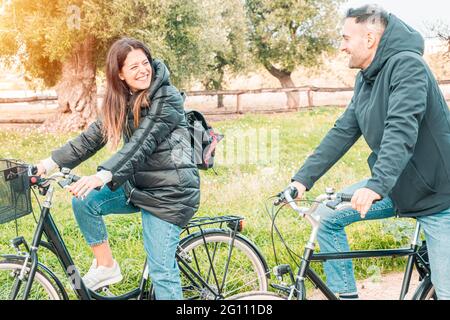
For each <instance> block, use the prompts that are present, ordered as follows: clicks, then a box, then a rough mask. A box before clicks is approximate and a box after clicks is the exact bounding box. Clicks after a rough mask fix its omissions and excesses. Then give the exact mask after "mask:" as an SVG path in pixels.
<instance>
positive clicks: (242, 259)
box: [179, 231, 268, 300]
mask: <svg viewBox="0 0 450 320" xmlns="http://www.w3.org/2000/svg"><path fill="white" fill-rule="evenodd" d="M232 244H233V245H232ZM180 247H181V249H180V251H179V254H180V256H181V258H182V260H183V261H179V265H180V269H181V270H182V272H181V283H182V287H183V295H184V298H185V299H202V300H209V299H227V298H228V297H230V296H232V295H236V294H238V293H241V292H247V291H267V286H268V283H267V276H266V268H265V264H264V262H263V261H262V258H261V257H260V255H259V254H258V253H257V252H256V251H255V250H254V249H253V248H252V246H251V245H250V244H248V242H247V241H246V240H245V239H244V238H242V237H241V236H239V235H236V237H235V238H234V242H233V237H232V235H230V233H229V232H226V231H223V232H221V231H217V232H213V233H206V234H203V235H199V236H197V237H194V238H192V239H190V240H188V241H187V242H185V243H182V244H181V245H180ZM184 263H186V264H187V266H183V264H184ZM188 268H190V269H191V270H192V271H193V272H191V271H189V270H188ZM196 275H197V277H198V276H200V277H201V278H202V280H203V281H204V282H205V283H206V285H205V284H202V283H201V281H200V280H199V279H197V277H196Z"/></svg>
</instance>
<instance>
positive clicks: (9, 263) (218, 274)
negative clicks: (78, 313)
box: [0, 159, 269, 300]
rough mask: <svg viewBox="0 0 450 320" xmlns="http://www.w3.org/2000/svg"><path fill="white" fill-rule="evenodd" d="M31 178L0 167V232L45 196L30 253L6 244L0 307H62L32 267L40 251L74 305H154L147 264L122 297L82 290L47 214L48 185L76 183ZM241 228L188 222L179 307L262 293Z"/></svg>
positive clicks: (254, 252)
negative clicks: (54, 264)
mask: <svg viewBox="0 0 450 320" xmlns="http://www.w3.org/2000/svg"><path fill="white" fill-rule="evenodd" d="M35 170H36V168H33V167H32V166H30V165H25V164H23V163H21V162H18V161H13V160H6V159H0V200H1V202H0V224H3V223H6V222H9V221H12V220H16V223H17V219H19V218H21V217H24V216H26V215H27V214H29V213H31V212H32V205H31V190H33V192H34V190H35V189H38V191H39V194H40V195H42V196H45V201H44V203H43V205H42V206H41V205H40V204H39V206H40V215H39V219H38V221H37V226H36V228H35V231H34V235H33V239H32V242H31V246H29V245H28V244H27V242H26V240H25V238H24V237H17V238H15V239H13V240H12V241H11V244H12V246H13V247H14V248H15V250H16V253H15V254H6V255H2V256H1V257H2V259H1V260H0V300H5V299H11V300H15V299H40V300H42V299H69V295H68V290H66V288H65V286H64V285H63V283H62V281H61V279H60V278H59V277H58V276H57V275H56V273H55V272H54V271H53V270H52V269H51V268H50V267H48V266H46V265H44V264H42V263H41V262H40V261H39V256H38V253H40V252H41V250H43V249H46V250H49V252H50V253H51V254H52V255H54V256H56V258H57V259H58V261H59V264H60V265H61V267H62V269H63V274H64V277H66V278H67V279H68V280H69V281H68V282H69V283H70V287H71V289H73V292H74V293H75V294H76V297H77V298H78V299H82V300H122V299H126V300H128V299H139V300H144V299H153V298H154V292H153V289H152V286H151V281H150V280H149V278H148V268H147V262H146V261H143V269H142V275H141V277H140V279H139V280H138V282H137V283H136V284H137V287H136V288H135V289H134V290H131V291H129V292H128V293H126V294H123V295H119V296H115V295H113V294H112V293H111V291H110V290H109V289H108V288H101V289H99V290H97V291H96V292H94V291H91V290H89V289H88V288H87V287H86V286H85V284H84V283H83V280H82V277H81V276H80V273H79V271H78V269H77V267H76V266H75V264H74V262H73V260H72V257H71V255H70V253H69V250H68V248H67V247H66V245H65V243H64V240H63V238H62V236H61V234H60V232H59V230H58V228H57V227H56V225H55V222H54V220H53V217H52V214H51V213H50V209H51V208H52V199H53V194H54V190H55V189H54V187H55V185H56V184H58V185H59V186H60V187H62V188H63V187H65V186H68V185H70V184H71V183H73V182H76V181H77V180H78V179H79V177H77V176H76V175H74V174H71V172H70V169H62V170H61V172H57V173H55V174H53V175H51V176H50V177H48V178H40V177H37V176H34V175H33V174H35V172H36V171H35ZM35 195H36V193H35ZM36 198H37V199H39V198H38V196H36ZM242 225H243V218H242V217H238V216H220V217H201V218H196V219H192V220H191V221H190V223H189V224H188V225H187V226H186V227H185V228H184V230H183V232H182V239H181V241H180V244H179V247H178V250H177V253H176V260H177V262H178V265H179V268H180V272H181V279H182V288H183V294H184V297H185V298H186V299H226V298H229V297H231V296H233V295H236V294H238V293H241V292H244V291H249V290H258V291H261V290H262V291H265V290H267V287H268V280H267V279H268V277H267V275H268V274H269V272H268V267H267V263H266V262H265V260H264V257H263V256H262V255H261V253H260V252H259V250H258V248H257V247H256V246H255V245H254V244H253V243H252V242H251V241H250V240H249V239H247V238H246V237H244V236H243V235H242V234H240V232H241V230H242ZM44 239H45V240H44Z"/></svg>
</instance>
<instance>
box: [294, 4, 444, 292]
mask: <svg viewBox="0 0 450 320" xmlns="http://www.w3.org/2000/svg"><path fill="white" fill-rule="evenodd" d="M341 50H342V51H343V52H345V53H347V54H348V55H349V58H350V61H349V67H350V68H355V69H361V71H360V72H359V74H358V76H357V78H356V83H355V92H354V96H353V98H352V100H351V103H350V104H349V106H348V108H347V109H346V111H345V112H344V114H343V115H342V116H341V117H340V118H339V119H338V120H337V122H336V123H335V125H334V127H333V128H332V129H331V130H330V131H329V132H328V134H327V135H326V136H325V138H324V139H323V140H322V142H321V144H320V145H319V146H318V148H317V149H316V150H315V152H314V153H313V155H311V156H310V157H309V158H308V159H307V160H306V162H305V163H304V165H303V166H302V168H301V169H300V170H299V171H298V173H297V174H296V175H295V176H294V177H293V178H292V185H293V186H294V187H296V188H297V189H298V191H299V198H301V197H302V195H303V193H304V192H305V191H309V190H310V189H311V188H312V187H313V185H314V183H315V182H316V181H317V180H318V179H319V178H320V177H322V176H323V175H324V174H325V173H326V172H327V171H328V170H329V169H330V168H331V167H332V166H333V165H334V164H335V163H336V162H337V161H338V160H339V159H340V158H341V157H342V156H343V155H344V154H345V153H346V152H347V151H348V150H349V149H350V148H351V147H352V146H353V144H355V142H356V141H357V140H358V139H359V138H360V137H361V135H362V136H364V138H365V140H366V142H367V144H368V145H369V147H370V149H371V150H372V154H371V155H370V157H369V159H368V164H369V167H370V169H371V178H370V179H368V180H365V181H362V182H359V183H357V184H355V185H353V186H351V187H349V188H347V189H345V190H344V191H343V192H345V193H349V192H351V193H354V196H353V198H352V201H351V204H352V208H353V210H352V209H346V210H341V211H333V210H331V209H329V208H327V207H325V206H321V207H320V208H319V210H318V212H319V213H320V215H321V216H322V223H321V227H320V230H319V234H318V242H319V245H320V249H321V251H322V252H339V251H348V250H349V246H348V242H347V237H346V234H345V231H344V228H345V227H346V226H348V225H349V224H351V223H354V222H357V221H361V220H363V219H365V220H373V219H381V218H388V217H392V216H394V215H397V216H400V217H413V218H416V219H417V220H418V221H419V222H420V223H421V225H422V227H423V229H424V232H425V237H426V241H427V246H428V251H429V252H428V254H429V261H430V267H431V275H432V276H431V279H432V282H433V285H434V287H435V290H436V293H437V296H438V298H439V299H450V158H449V157H448V155H449V154H450V112H449V109H448V106H447V103H446V102H445V99H444V97H443V95H442V93H441V91H440V89H439V86H438V83H437V81H436V80H435V77H434V76H433V74H432V72H431V71H430V69H429V67H428V65H427V64H426V62H425V61H424V60H423V57H422V56H423V53H424V40H423V37H422V36H421V35H420V34H419V33H418V32H417V31H415V30H414V29H412V28H411V27H410V26H408V25H407V24H405V23H404V22H403V21H401V20H400V19H398V18H397V17H396V16H394V15H393V14H389V13H387V12H386V11H384V10H383V9H381V8H379V7H376V6H371V5H366V6H363V7H361V8H358V9H350V10H349V11H348V12H347V15H346V19H345V24H344V30H343V40H342V44H341ZM377 201H378V202H377ZM374 202H375V203H374ZM324 269H325V274H326V276H327V282H328V285H329V287H330V288H331V289H332V290H333V291H334V292H336V293H338V294H339V296H340V298H341V299H346V298H347V299H349V298H350V299H351V298H358V292H357V288H356V282H355V278H354V274H353V266H352V262H351V260H342V261H328V262H326V263H325V264H324Z"/></svg>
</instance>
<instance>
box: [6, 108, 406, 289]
mask: <svg viewBox="0 0 450 320" xmlns="http://www.w3.org/2000/svg"><path fill="white" fill-rule="evenodd" d="M342 111H343V109H339V108H318V109H315V110H313V111H304V112H298V113H289V114H276V115H257V116H256V115H246V116H243V117H242V118H239V119H237V120H227V121H221V122H217V123H215V124H214V127H215V128H216V129H217V131H219V132H221V133H225V135H226V138H225V141H224V142H221V145H220V147H219V150H220V151H219V152H218V155H217V158H216V163H217V167H216V171H217V173H218V175H215V174H214V172H212V171H208V172H202V173H201V177H202V196H201V197H202V200H201V207H200V211H199V213H198V215H199V216H200V215H201V216H208V215H211V216H215V215H223V214H235V215H242V216H244V217H245V219H246V227H245V230H244V231H243V233H244V235H245V236H247V237H248V238H250V239H251V240H252V241H254V242H255V243H256V244H257V245H258V247H259V248H260V249H261V251H262V252H263V254H264V255H265V257H266V259H267V260H268V263H269V265H270V266H271V267H273V266H274V265H275V261H274V254H273V250H272V243H271V238H270V226H271V221H270V219H269V218H268V216H267V214H266V213H265V211H264V204H265V203H268V202H267V199H268V198H269V197H270V196H272V195H275V194H277V193H278V192H279V191H281V190H282V189H283V188H284V187H285V186H286V185H287V184H288V183H289V181H290V178H291V177H292V175H293V174H294V173H295V172H296V171H297V170H298V168H299V167H300V165H301V164H302V163H303V161H304V160H305V159H306V157H307V156H308V154H310V153H311V152H312V151H313V150H314V148H315V147H316V146H317V145H318V144H319V142H320V141H321V139H322V138H323V137H324V135H325V134H326V133H327V131H328V130H329V128H331V127H332V126H333V124H334V121H335V120H336V119H337V118H338V116H339V115H340V114H341V113H342ZM271 130H272V131H271ZM255 132H256V134H257V135H259V136H261V135H262V134H263V133H265V132H272V133H275V136H276V135H277V136H278V143H276V140H275V143H272V142H271V140H270V139H268V141H267V142H264V140H258V146H259V147H261V145H266V147H268V150H272V151H273V150H275V151H276V150H277V149H276V147H277V146H278V152H275V153H274V154H275V156H273V157H272V159H269V160H271V161H267V159H262V160H266V161H261V159H259V158H258V159H257V160H258V161H252V160H251V159H252V157H253V158H254V155H253V151H254V150H253V151H252V149H251V148H249V149H247V150H246V153H245V154H249V158H250V160H249V159H244V160H243V159H240V160H239V159H234V158H233V156H232V151H231V150H233V149H232V148H233V143H231V142H230V141H232V140H233V139H232V137H233V135H234V134H240V133H244V134H248V135H250V136H252V135H254V134H255ZM76 134H77V133H70V134H63V135H59V136H55V135H50V134H41V133H36V132H34V131H23V132H18V131H6V130H3V131H0V157H1V158H15V159H21V160H23V161H25V162H28V163H34V162H37V161H38V160H40V159H43V158H46V157H48V156H49V155H50V152H51V151H52V150H53V149H55V148H57V147H58V146H60V145H62V144H63V143H64V142H65V141H67V140H68V139H70V138H71V137H74V136H76ZM274 148H275V149H274ZM258 151H259V150H258ZM263 151H264V150H263ZM110 154H111V153H110V152H109V151H108V150H106V149H104V150H102V151H101V152H99V153H97V154H96V155H95V156H94V157H92V158H91V159H89V160H87V161H86V162H85V163H83V164H82V165H80V166H79V167H78V168H76V169H75V173H77V174H79V175H89V174H93V173H95V171H96V167H97V165H98V164H99V163H101V162H102V161H104V160H106V159H107V158H108V156H109V155H110ZM368 155H369V149H368V147H367V145H366V143H365V142H364V140H363V139H361V140H360V141H359V142H358V143H357V144H356V145H355V146H354V147H353V149H352V150H351V151H350V152H349V153H348V154H347V155H346V156H345V157H344V158H343V159H342V160H341V161H340V162H339V163H338V164H337V165H336V166H335V167H334V168H333V169H332V170H330V171H329V172H328V173H327V174H326V175H325V176H324V177H323V178H322V179H321V180H320V181H319V182H318V183H317V184H316V185H315V187H314V189H313V190H312V191H311V192H310V193H309V194H308V195H307V196H308V198H313V197H315V196H317V195H318V194H320V193H322V192H323V191H324V190H325V188H326V187H327V186H333V187H335V189H336V190H339V189H341V188H343V187H344V186H346V185H349V184H352V183H355V182H357V181H359V180H361V179H363V178H365V177H367V176H369V170H368V167H367V164H366V159H367V156H368ZM233 159H234V160H233ZM253 160H254V159H253ZM34 208H35V213H36V214H37V213H38V211H37V205H36V204H34ZM53 216H54V219H55V220H56V223H57V226H58V227H59V229H60V231H61V233H62V235H63V238H64V240H65V241H66V244H67V245H68V247H69V250H70V252H71V254H72V256H73V258H74V260H75V262H76V264H77V265H78V266H79V267H80V270H81V273H82V274H83V273H85V272H86V271H87V270H88V268H89V266H90V263H91V261H92V255H91V252H90V249H89V248H88V246H87V245H86V244H85V242H84V239H83V237H82V235H81V233H80V231H79V229H78V227H77V224H76V222H75V220H74V217H73V214H72V211H71V206H70V195H69V194H68V193H67V192H65V191H63V190H58V192H57V195H56V198H55V199H54V209H53ZM106 223H107V225H108V231H109V238H110V242H111V246H112V248H113V252H114V255H115V257H116V259H117V260H118V261H119V263H120V265H121V267H122V272H123V274H124V276H125V280H124V282H123V283H122V284H120V285H118V286H117V287H118V290H120V291H122V290H126V289H128V288H130V287H131V286H133V285H134V281H135V279H136V278H137V277H139V275H140V272H141V264H142V262H143V259H144V250H143V244H142V236H141V225H140V215H139V214H133V215H121V216H117V215H114V216H109V217H107V218H106ZM277 225H278V227H279V229H280V230H281V231H282V233H283V236H284V237H285V239H286V241H287V243H288V244H289V246H290V247H291V248H292V249H293V250H294V251H296V252H297V253H298V254H301V253H302V248H303V245H304V244H305V242H306V240H307V237H308V235H309V230H310V229H309V225H308V224H307V223H306V221H302V220H299V219H298V217H296V215H295V214H293V213H292V212H290V211H289V210H284V211H283V212H282V213H281V214H280V216H279V218H278V220H277ZM34 226H35V222H34V220H33V216H32V215H29V216H27V217H25V218H23V219H21V220H19V225H18V227H19V234H21V235H24V236H26V238H27V240H28V241H29V242H31V236H32V232H33V230H34ZM410 229H411V222H410V221H409V220H404V219H389V220H386V221H375V222H362V223H357V224H354V225H352V226H350V227H349V228H347V231H348V235H349V241H350V245H351V247H352V249H368V248H370V249H378V248H392V247H396V246H400V245H405V244H406V243H407V238H406V237H407V236H409V235H410V231H411V230H410ZM15 236H16V226H15V224H14V223H8V224H4V225H0V253H1V254H3V253H13V250H12V249H11V248H10V247H9V240H10V239H12V238H14V237H15ZM276 248H277V256H278V258H279V260H280V263H292V261H290V260H289V259H290V258H289V255H288V254H287V252H286V250H284V247H283V245H282V244H281V243H280V242H279V241H277V242H276ZM46 259H47V260H46ZM44 261H45V262H47V263H49V264H50V265H52V266H56V264H57V262H56V261H53V260H52V259H50V258H45V257H44ZM404 263H405V260H402V259H391V258H384V259H377V260H359V261H355V270H356V275H357V278H358V279H361V278H367V277H369V276H379V275H380V274H381V273H384V272H388V271H393V270H395V271H398V270H400V269H401V267H402V266H403V265H404ZM317 268H318V270H319V271H320V266H318V267H317Z"/></svg>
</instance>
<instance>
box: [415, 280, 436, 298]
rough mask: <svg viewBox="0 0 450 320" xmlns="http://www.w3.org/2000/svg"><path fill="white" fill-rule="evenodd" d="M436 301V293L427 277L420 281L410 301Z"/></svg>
mask: <svg viewBox="0 0 450 320" xmlns="http://www.w3.org/2000/svg"><path fill="white" fill-rule="evenodd" d="M432 299H434V300H437V297H436V292H435V290H434V287H433V284H432V283H431V279H430V277H429V276H426V277H425V278H423V279H422V281H421V282H420V284H419V286H418V287H417V290H416V291H415V293H414V296H413V297H412V300H432Z"/></svg>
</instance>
